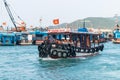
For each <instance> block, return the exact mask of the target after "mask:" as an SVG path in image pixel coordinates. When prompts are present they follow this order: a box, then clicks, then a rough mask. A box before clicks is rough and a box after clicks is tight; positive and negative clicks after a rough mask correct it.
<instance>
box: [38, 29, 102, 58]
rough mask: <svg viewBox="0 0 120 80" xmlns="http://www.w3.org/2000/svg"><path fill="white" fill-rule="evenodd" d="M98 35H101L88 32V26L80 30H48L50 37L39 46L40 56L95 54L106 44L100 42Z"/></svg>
mask: <svg viewBox="0 0 120 80" xmlns="http://www.w3.org/2000/svg"><path fill="white" fill-rule="evenodd" d="M81 31H83V32H81ZM98 36H100V35H99V34H97V33H90V32H87V29H86V28H81V29H79V30H78V31H71V30H70V29H52V30H48V37H46V38H45V40H44V42H43V43H41V44H40V45H39V46H38V51H39V57H40V58H41V59H45V58H51V59H61V58H79V57H89V56H95V55H97V54H99V52H100V51H103V49H104V45H103V44H100V43H99V39H98ZM95 40H97V41H98V43H96V42H95Z"/></svg>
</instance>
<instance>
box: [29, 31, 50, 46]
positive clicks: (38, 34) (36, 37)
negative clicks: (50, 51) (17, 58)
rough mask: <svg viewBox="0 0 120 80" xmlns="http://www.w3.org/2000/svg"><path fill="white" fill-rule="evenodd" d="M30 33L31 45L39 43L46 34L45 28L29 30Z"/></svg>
mask: <svg viewBox="0 0 120 80" xmlns="http://www.w3.org/2000/svg"><path fill="white" fill-rule="evenodd" d="M30 34H31V35H32V36H33V37H32V38H33V39H32V41H33V43H32V44H33V45H39V44H41V43H42V42H43V40H44V38H45V37H47V36H48V32H47V30H35V31H33V32H30Z"/></svg>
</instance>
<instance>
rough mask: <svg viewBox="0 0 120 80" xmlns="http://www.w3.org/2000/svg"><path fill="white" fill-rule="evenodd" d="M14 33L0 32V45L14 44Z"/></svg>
mask: <svg viewBox="0 0 120 80" xmlns="http://www.w3.org/2000/svg"><path fill="white" fill-rule="evenodd" d="M16 42H17V40H16V35H15V34H14V33H8V32H2V33H0V45H1V46H13V45H16Z"/></svg>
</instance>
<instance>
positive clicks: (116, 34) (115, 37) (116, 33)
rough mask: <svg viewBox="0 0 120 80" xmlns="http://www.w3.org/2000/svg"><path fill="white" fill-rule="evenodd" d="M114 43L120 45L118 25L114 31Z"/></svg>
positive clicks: (119, 27)
mask: <svg viewBox="0 0 120 80" xmlns="http://www.w3.org/2000/svg"><path fill="white" fill-rule="evenodd" d="M112 42H113V43H115V44H120V26H119V25H118V24H117V25H116V26H115V29H114V31H113V39H112Z"/></svg>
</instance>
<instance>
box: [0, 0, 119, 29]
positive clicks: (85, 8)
mask: <svg viewBox="0 0 120 80" xmlns="http://www.w3.org/2000/svg"><path fill="white" fill-rule="evenodd" d="M7 2H8V3H9V4H10V5H11V6H12V7H13V9H14V10H15V12H16V13H17V14H18V15H19V16H20V17H21V18H22V19H23V20H24V21H25V22H26V23H27V26H28V27H29V26H30V25H34V26H39V25H40V22H39V19H40V18H42V22H41V25H42V26H44V27H46V26H49V25H53V23H52V20H53V19H55V18H59V19H60V23H64V22H67V23H70V22H73V21H75V20H77V19H83V18H86V17H113V16H114V15H115V14H118V15H120V0H7ZM0 4H2V5H0V7H2V9H1V8H0V14H1V16H2V17H1V16H0V18H1V19H0V22H3V21H6V22H7V23H8V24H9V25H12V24H11V23H10V19H9V17H8V16H7V15H8V14H7V13H6V10H5V9H4V8H3V7H4V5H3V3H2V0H0Z"/></svg>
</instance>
